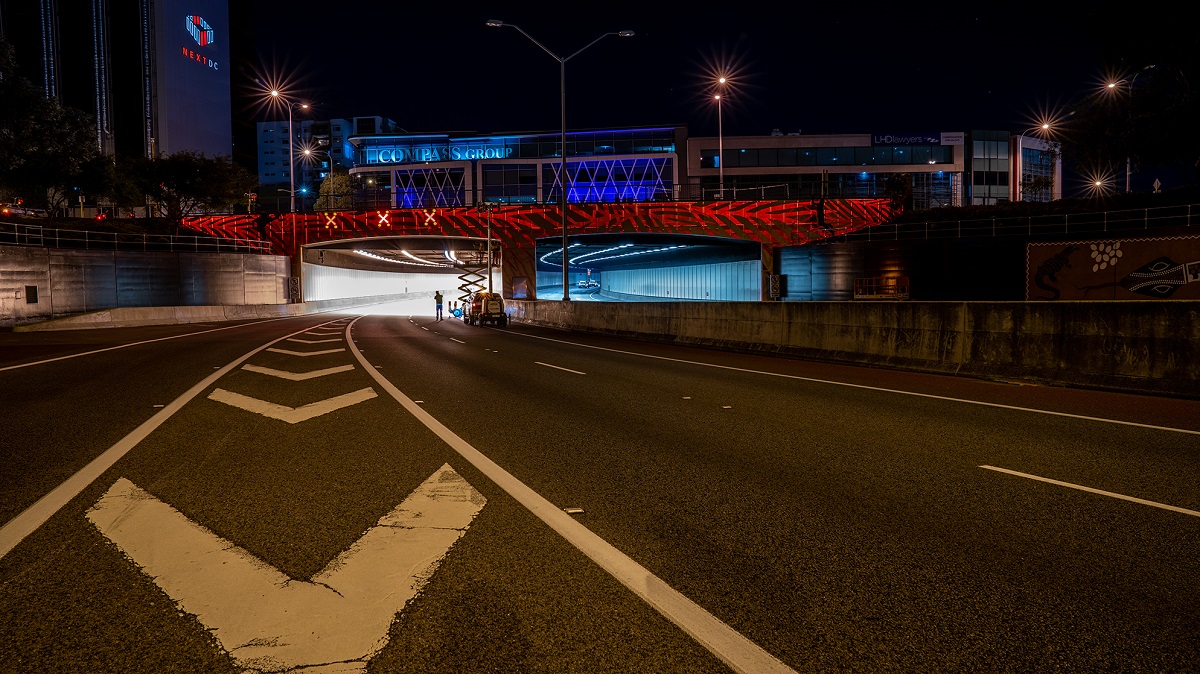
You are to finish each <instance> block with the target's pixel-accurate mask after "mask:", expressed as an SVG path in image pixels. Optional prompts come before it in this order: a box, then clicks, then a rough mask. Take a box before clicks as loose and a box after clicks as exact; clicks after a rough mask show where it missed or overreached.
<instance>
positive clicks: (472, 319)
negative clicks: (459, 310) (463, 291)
mask: <svg viewBox="0 0 1200 674" xmlns="http://www.w3.org/2000/svg"><path fill="white" fill-rule="evenodd" d="M463 309H464V311H463V323H466V324H467V325H483V324H491V325H496V326H499V327H501V328H503V327H505V326H507V325H508V314H506V313H504V298H503V297H501V296H500V293H489V292H485V291H480V292H477V293H472V294H471V296H470V297H469V298H467V301H466V302H465V303H464V304H463Z"/></svg>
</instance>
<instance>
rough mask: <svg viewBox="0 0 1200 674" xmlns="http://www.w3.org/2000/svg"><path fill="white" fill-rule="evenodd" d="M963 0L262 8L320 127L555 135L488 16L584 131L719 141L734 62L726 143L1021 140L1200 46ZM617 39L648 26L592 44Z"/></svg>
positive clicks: (529, 78) (535, 87)
mask: <svg viewBox="0 0 1200 674" xmlns="http://www.w3.org/2000/svg"><path fill="white" fill-rule="evenodd" d="M963 4H964V5H972V6H969V7H965V8H963V9H958V8H956V7H955V5H954V4H953V3H937V4H933V3H930V4H919V3H889V4H887V5H871V4H861V3H860V4H854V3H845V2H825V3H796V4H794V5H791V8H790V9H780V8H779V5H780V3H778V2H773V3H769V4H768V3H734V2H730V3H723V6H717V5H715V4H710V3H695V4H686V3H671V4H670V5H669V7H670V9H658V8H656V5H654V4H653V3H645V2H643V3H633V2H608V3H594V4H582V3H559V4H553V5H543V4H532V3H530V4H524V3H523V4H521V5H515V4H514V5H513V6H512V7H509V8H505V7H504V6H503V5H502V4H501V3H470V2H467V3H460V2H437V1H428V0H426V1H425V2H421V3H413V2H395V3H378V2H369V3H368V2H358V1H354V0H351V1H346V2H340V3H325V4H321V5H318V4H315V3H304V4H303V5H300V4H298V3H294V2H283V1H282V0H258V1H257V2H256V3H255V18H256V20H255V23H254V31H255V36H254V37H255V44H256V45H257V49H258V61H259V62H258V63H257V64H254V65H252V66H251V67H252V68H253V69H255V70H256V71H257V72H258V73H259V74H260V75H261V76H262V77H263V79H264V80H265V81H271V80H276V79H279V78H284V79H286V80H287V83H288V86H289V89H290V90H291V91H292V92H293V94H294V95H295V96H296V97H297V98H299V99H304V100H311V101H312V102H313V103H314V104H315V110H314V116H315V117H318V118H330V117H348V116H358V115H368V116H369V115H379V116H383V117H388V118H391V119H393V120H395V122H396V123H397V124H399V125H400V127H402V128H403V129H404V130H406V131H408V132H411V133H419V132H433V133H441V132H459V131H463V132H477V133H481V134H492V133H505V132H528V131H547V130H550V131H553V130H557V129H558V128H559V125H560V106H559V101H560V98H559V62H558V61H557V60H556V59H555V58H553V57H551V56H550V55H549V54H547V53H546V52H545V51H543V50H542V49H541V48H539V47H538V46H537V45H536V44H534V43H533V42H532V41H531V40H530V39H528V38H527V37H525V36H524V35H522V34H521V33H520V32H518V31H517V30H514V29H513V28H508V27H506V28H489V27H487V26H485V25H484V22H485V21H486V20H488V19H493V18H494V19H501V20H503V21H505V22H506V23H510V24H516V25H518V26H520V27H521V28H522V29H524V30H525V31H526V32H527V33H529V34H530V35H532V36H533V37H534V38H535V39H537V40H538V41H539V42H541V43H542V44H543V45H545V47H546V48H547V49H549V50H551V51H552V52H553V53H554V54H556V55H558V56H560V57H570V58H569V59H568V60H567V64H566V84H567V125H568V127H569V128H571V129H600V128H615V127H624V126H653V125H673V124H686V125H687V126H688V129H689V134H690V135H694V136H703V135H716V134H717V114H716V107H715V105H714V104H713V102H712V100H711V98H710V95H709V93H708V92H709V90H708V89H707V88H706V80H707V79H709V78H711V77H712V76H713V74H714V73H716V72H718V71H720V70H724V71H727V72H729V74H730V77H731V89H730V90H729V92H728V96H727V98H726V99H725V102H724V103H723V104H722V131H723V133H724V134H726V135H759V134H762V135H767V134H770V133H771V131H772V129H780V130H781V131H783V132H784V133H796V132H802V133H871V132H874V133H885V132H886V133H918V132H940V131H964V130H972V129H996V130H1004V131H1010V132H1019V131H1023V130H1025V129H1026V128H1028V126H1029V125H1030V120H1032V119H1033V118H1034V117H1036V116H1037V113H1038V112H1039V111H1042V110H1049V109H1052V108H1055V107H1061V106H1063V105H1066V104H1067V103H1068V102H1069V101H1070V100H1072V99H1075V98H1078V97H1080V96H1082V95H1084V94H1086V93H1088V92H1089V91H1091V90H1093V88H1094V87H1096V86H1098V84H1099V83H1100V81H1101V80H1102V79H1103V77H1104V75H1105V73H1106V72H1113V71H1114V69H1119V68H1120V67H1121V64H1122V58H1123V59H1124V64H1125V67H1126V68H1133V67H1141V65H1145V64H1147V63H1150V62H1153V61H1154V60H1155V59H1158V58H1165V56H1164V54H1163V52H1164V51H1167V50H1169V49H1170V48H1175V47H1178V46H1179V45H1178V43H1179V42H1180V41H1181V40H1182V41H1184V42H1187V41H1190V43H1191V44H1192V45H1194V44H1195V40H1196V38H1195V35H1194V32H1195V31H1194V30H1193V29H1192V28H1191V27H1190V25H1184V24H1190V22H1187V21H1181V20H1172V19H1171V18H1170V16H1169V15H1165V14H1164V13H1162V12H1159V11H1156V10H1155V9H1154V8H1153V7H1152V6H1150V5H1146V6H1145V7H1140V6H1139V7H1134V5H1132V4H1130V3H1123V4H1117V3H1092V4H1091V5H1088V6H1087V7H1086V8H1084V9H1080V10H1078V11H1075V12H1067V11H1066V10H1058V9H1053V8H1047V7H1046V4H1048V3H1043V4H1039V5H1035V4H1029V5H1021V4H1020V3H991V6H989V7H979V6H974V5H977V4H982V3H963ZM298 7H303V9H298ZM1121 7H1123V8H1124V9H1120V10H1118V8H1121ZM1130 8H1132V9H1134V10H1137V12H1138V13H1136V14H1135V13H1133V12H1132V11H1131V9H1130ZM619 30H633V31H635V32H636V33H637V35H636V36H635V37H631V38H620V37H617V36H615V35H612V36H608V37H605V38H604V39H602V40H600V41H599V42H597V43H595V44H592V45H591V46H588V45H589V43H591V42H592V40H595V39H596V38H597V37H599V36H600V35H602V34H604V33H607V32H615V31H619ZM1189 32H1190V33H1192V34H1190V35H1189ZM585 47H586V49H585ZM581 49H582V50H583V51H580V50H581ZM577 52H578V53H577ZM246 114H248V115H249V116H250V117H251V119H252V120H253V121H258V120H263V119H268V118H271V116H270V114H269V113H267V112H264V111H257V110H250V111H247V113H246Z"/></svg>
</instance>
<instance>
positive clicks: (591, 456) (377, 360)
mask: <svg viewBox="0 0 1200 674" xmlns="http://www.w3.org/2000/svg"><path fill="white" fill-rule="evenodd" d="M429 313H430V307H428V306H426V302H421V303H419V304H411V305H405V304H401V305H393V306H390V307H381V308H380V311H379V312H377V313H372V314H370V315H358V314H355V315H320V316H305V317H298V318H289V319H277V320H265V321H247V322H240V323H225V324H201V325H186V326H158V327H146V328H136V329H133V328H129V329H107V330H92V331H69V332H55V333H7V334H0V409H2V410H3V412H2V413H0V414H2V415H3V416H2V417H0V419H3V435H2V436H0V443H2V445H0V448H2V451H0V672H22V673H24V672H39V673H43V672H89V673H91V672H120V673H122V674H129V673H140V672H146V673H151V672H153V673H156V674H158V673H162V672H239V671H299V672H305V673H309V672H354V671H367V672H538V673H551V672H553V673H563V672H614V673H616V672H620V673H629V672H730V671H739V672H751V673H754V674H758V673H760V672H763V673H765V672H793V671H794V672H841V671H856V672H876V671H878V672H915V671H923V672H929V671H939V672H940V671H961V672H968V671H969V672H978V671H1012V672H1038V671H1057V672H1064V671H1065V672H1094V671H1122V672H1184V671H1195V670H1196V669H1197V667H1198V666H1200V481H1198V478H1200V401H1195V400H1181V399H1172V398H1159V397H1150V396H1134V395H1121V394H1113V393H1102V392H1095V391H1083V390H1072V389H1058V388H1051V387H1036V386H1021V385H1016V384H1011V383H1003V382H984V381H977V380H969V379H960V378H952V377H941V376H930V375H917V374H912V373H902V372H896V371H889V370H880V369H868V368H854V367H842V366H834V365H828V364H819V363H812V362H805V361H800V360H792V359H782V358H772V357H765V356H754V355H746V354H733V353H725V352H719V351H709V350H705V349H697V348H687V347H675V346H671V345H663V344H652V343H642V342H636V341H629V340H622V339H616V338H610V337H604V336H596V335H585V334H574V333H566V332H560V331H554V330H546V329H539V328H533V327H530V326H523V325H519V324H510V325H509V327H508V328H486V327H472V326H468V325H465V324H464V323H463V322H462V321H461V320H453V319H449V318H448V319H446V320H443V321H435V320H434V318H433V317H432V316H431V315H429Z"/></svg>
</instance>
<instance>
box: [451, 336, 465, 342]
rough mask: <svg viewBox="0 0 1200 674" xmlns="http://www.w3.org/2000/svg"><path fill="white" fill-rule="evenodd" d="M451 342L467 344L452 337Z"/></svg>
mask: <svg viewBox="0 0 1200 674" xmlns="http://www.w3.org/2000/svg"><path fill="white" fill-rule="evenodd" d="M450 341H452V342H458V343H459V344H466V342H464V341H462V340H461V339H455V338H453V337H451V338H450Z"/></svg>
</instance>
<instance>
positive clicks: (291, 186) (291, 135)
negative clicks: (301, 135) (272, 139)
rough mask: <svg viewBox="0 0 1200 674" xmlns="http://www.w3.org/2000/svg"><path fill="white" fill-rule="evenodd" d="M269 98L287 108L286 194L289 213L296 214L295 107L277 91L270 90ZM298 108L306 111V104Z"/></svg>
mask: <svg viewBox="0 0 1200 674" xmlns="http://www.w3.org/2000/svg"><path fill="white" fill-rule="evenodd" d="M267 93H268V94H270V96H271V98H272V99H274V100H276V101H279V102H281V103H283V104H284V105H285V106H287V111H288V193H289V194H290V196H291V198H292V203H291V212H292V213H295V212H296V153H295V150H294V147H295V145H294V140H295V138H296V134H295V131H293V130H292V108H293V107H297V106H296V104H295V103H293V102H292V101H291V100H290V99H289V98H288V97H287V96H285V95H284V93H283V92H281V91H280V90H278V89H271V90H270V91H268V92H267ZM298 107H300V108H302V109H304V110H307V109H308V104H307V103H302V104H300V105H299V106H298Z"/></svg>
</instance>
